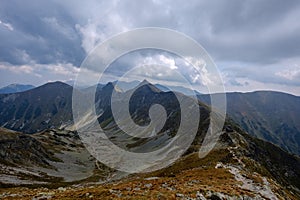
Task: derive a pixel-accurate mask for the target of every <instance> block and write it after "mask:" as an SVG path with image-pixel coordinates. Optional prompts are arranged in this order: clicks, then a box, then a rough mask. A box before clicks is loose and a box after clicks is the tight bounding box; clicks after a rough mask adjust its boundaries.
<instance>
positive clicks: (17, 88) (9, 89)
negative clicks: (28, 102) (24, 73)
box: [0, 84, 35, 94]
mask: <svg viewBox="0 0 300 200" xmlns="http://www.w3.org/2000/svg"><path fill="white" fill-rule="evenodd" d="M34 87H35V86H33V85H22V84H10V85H8V86H5V87H3V88H0V94H8V93H16V92H23V91H26V90H30V89H32V88H34Z"/></svg>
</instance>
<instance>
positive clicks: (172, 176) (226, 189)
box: [0, 151, 298, 200]
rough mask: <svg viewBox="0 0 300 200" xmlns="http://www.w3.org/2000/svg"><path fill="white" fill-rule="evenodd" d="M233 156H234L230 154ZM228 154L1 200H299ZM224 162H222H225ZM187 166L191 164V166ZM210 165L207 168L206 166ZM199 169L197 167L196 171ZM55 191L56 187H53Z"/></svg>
mask: <svg viewBox="0 0 300 200" xmlns="http://www.w3.org/2000/svg"><path fill="white" fill-rule="evenodd" d="M229 154H230V152H229ZM227 156H228V154H227V153H224V151H223V152H220V151H215V152H212V153H211V154H210V155H209V157H207V158H205V159H204V160H201V159H199V158H198V155H197V153H193V154H190V155H188V156H186V157H184V158H182V159H181V160H179V161H178V162H176V164H174V165H172V166H170V167H168V168H166V169H162V170H160V171H156V172H153V173H150V174H138V175H137V174H135V175H131V176H127V177H125V178H123V179H120V180H114V181H110V182H107V183H99V182H98V183H97V182H85V183H79V184H70V185H66V186H60V187H55V186H54V188H51V187H50V188H49V187H37V188H32V187H15V188H2V189H0V198H1V199H30V200H31V199H32V200H33V199H201V200H204V199H298V198H297V196H295V195H294V194H293V192H291V191H289V190H287V189H285V188H283V187H282V186H281V185H279V184H278V183H277V182H275V181H274V180H272V179H270V178H268V177H264V176H262V175H260V174H258V173H250V172H249V171H245V170H244V169H243V168H242V166H241V164H240V163H239V162H238V161H237V160H235V159H233V160H232V161H237V162H232V163H230V164H226V165H224V164H223V163H221V162H217V161H216V160H215V158H216V157H219V158H225V157H227ZM221 160H222V159H221ZM186 163H189V165H187V164H186ZM203 163H206V165H202V164H203ZM194 166H197V167H194ZM52 187H53V186H52Z"/></svg>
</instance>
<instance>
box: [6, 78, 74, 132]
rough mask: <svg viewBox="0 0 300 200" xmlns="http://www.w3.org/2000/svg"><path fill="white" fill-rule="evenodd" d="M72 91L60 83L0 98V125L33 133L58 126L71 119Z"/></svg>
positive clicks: (48, 84)
mask: <svg viewBox="0 0 300 200" xmlns="http://www.w3.org/2000/svg"><path fill="white" fill-rule="evenodd" d="M72 90H73V88H72V87H71V86H69V85H67V84H65V83H62V82H53V83H47V84H45V85H42V86H40V87H37V88H34V89H32V90H28V91H25V92H22V93H13V94H2V95H0V108H1V110H0V125H1V126H3V127H6V128H9V129H13V130H17V131H22V132H26V133H34V132H38V131H40V130H45V129H48V128H53V127H60V126H61V125H62V124H63V123H65V122H68V121H70V120H71V119H72V112H71V107H72V104H71V99H72Z"/></svg>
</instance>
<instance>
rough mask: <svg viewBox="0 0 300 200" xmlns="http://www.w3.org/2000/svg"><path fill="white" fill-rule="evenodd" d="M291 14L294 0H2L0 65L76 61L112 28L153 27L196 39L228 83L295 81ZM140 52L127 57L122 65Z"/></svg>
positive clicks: (299, 9) (297, 9) (295, 16)
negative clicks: (226, 78)
mask: <svg viewBox="0 0 300 200" xmlns="http://www.w3.org/2000/svg"><path fill="white" fill-rule="evenodd" d="M299 19H300V1H297V0H290V1H283V0H265V1H261V0H244V1H240V0H230V1H218V0H211V1H207V0H190V1H182V0H181V1H180V0H165V1H159V0H152V1H140V0H128V1H127V0H121V1H118V0H111V1H98V0H90V1H86V2H83V1H79V0H74V1H69V0H64V1H60V0H52V1H38V0H28V1H26V2H25V1H11V0H3V1H1V2H0V64H1V63H2V65H5V66H2V70H6V69H8V67H9V66H14V67H15V68H13V69H16V67H18V66H22V65H25V64H26V65H30V66H32V68H33V69H34V68H35V65H37V64H38V65H40V64H42V65H47V64H49V65H51V66H55V64H60V68H59V69H61V68H62V67H63V66H64V65H63V64H64V63H70V64H71V65H73V66H74V67H78V66H79V65H80V63H81V62H82V61H83V59H84V58H85V56H86V55H87V53H88V52H89V51H90V50H92V49H93V48H94V47H95V46H96V45H97V44H99V43H100V42H101V41H104V40H105V39H107V38H109V37H111V36H112V35H114V34H118V33H120V32H122V31H126V30H130V29H132V28H140V27H147V26H155V27H163V28H171V29H175V30H177V31H180V32H183V33H185V34H187V35H188V36H191V37H192V38H193V39H195V40H196V41H198V42H199V43H200V44H201V45H203V47H204V48H205V49H206V50H207V51H208V53H209V54H210V55H211V56H212V58H213V59H214V60H215V61H216V62H217V63H221V64H220V65H219V68H220V69H221V71H222V70H223V71H222V72H224V73H226V74H227V75H228V76H229V77H230V79H229V82H228V84H231V85H233V86H236V87H238V86H241V87H245V85H247V84H244V82H243V81H244V80H242V82H241V80H237V79H241V78H247V79H248V80H249V82H250V85H251V84H253V82H251V81H250V80H253V81H258V82H260V83H270V84H285V85H288V86H293V85H294V86H299V85H300V79H298V77H299V74H300V70H299V65H300V62H299V61H300V58H299V57H300V56H299V55H300V48H299V44H300V37H299V32H300V23H299ZM140 56H143V55H142V54H141V55H139V56H135V57H134V56H133V57H132V59H131V58H128V60H126V62H128V63H127V64H128V65H130V62H131V60H134V59H135V58H140ZM147 56H149V55H147ZM3 63H4V64H3ZM5 63H8V64H7V65H6V64H5ZM133 63H134V61H133ZM222 63H226V65H224V66H223V65H222ZM236 63H238V64H239V65H236ZM124 65H125V63H123V64H122V63H120V67H123V68H124ZM0 67H1V66H0ZM23 68H24V66H23ZM38 68H39V70H40V71H39V74H43V76H46V74H45V73H42V70H43V69H45V68H47V67H42V66H39V67H38ZM69 68H70V69H71V67H70V65H69ZM69 68H68V69H69ZM24 69H27V68H26V67H25V68H24ZM47 69H48V68H47ZM124 69H126V67H125V68H124ZM11 71H12V70H11ZM61 71H64V70H63V69H61ZM75 71H76V70H75ZM115 71H116V72H118V69H117V70H115ZM49 73H50V72H49ZM29 75H30V74H28V76H29ZM51 79H54V76H53V77H51ZM248 80H247V81H248ZM242 85H243V86H242Z"/></svg>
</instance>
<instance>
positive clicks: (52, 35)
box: [0, 0, 84, 65]
mask: <svg viewBox="0 0 300 200" xmlns="http://www.w3.org/2000/svg"><path fill="white" fill-rule="evenodd" d="M0 4H1V6H0V19H1V20H2V21H6V22H7V23H9V24H11V26H12V27H13V28H14V30H13V31H9V30H4V29H0V38H1V39H0V40H1V43H0V59H1V61H5V62H9V63H11V64H16V65H19V64H27V63H28V62H29V61H30V60H31V61H34V62H37V63H41V64H50V63H58V62H70V63H73V64H75V65H79V64H80V63H81V61H82V59H83V57H84V51H83V49H82V48H81V41H80V36H79V35H78V34H77V32H76V30H75V22H74V20H73V19H72V18H71V17H70V16H68V13H67V12H65V10H64V9H62V8H61V7H60V6H58V5H56V4H54V3H50V2H47V1H34V0H32V1H26V2H23V1H1V3H0ZM24 57H25V58H24Z"/></svg>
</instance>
